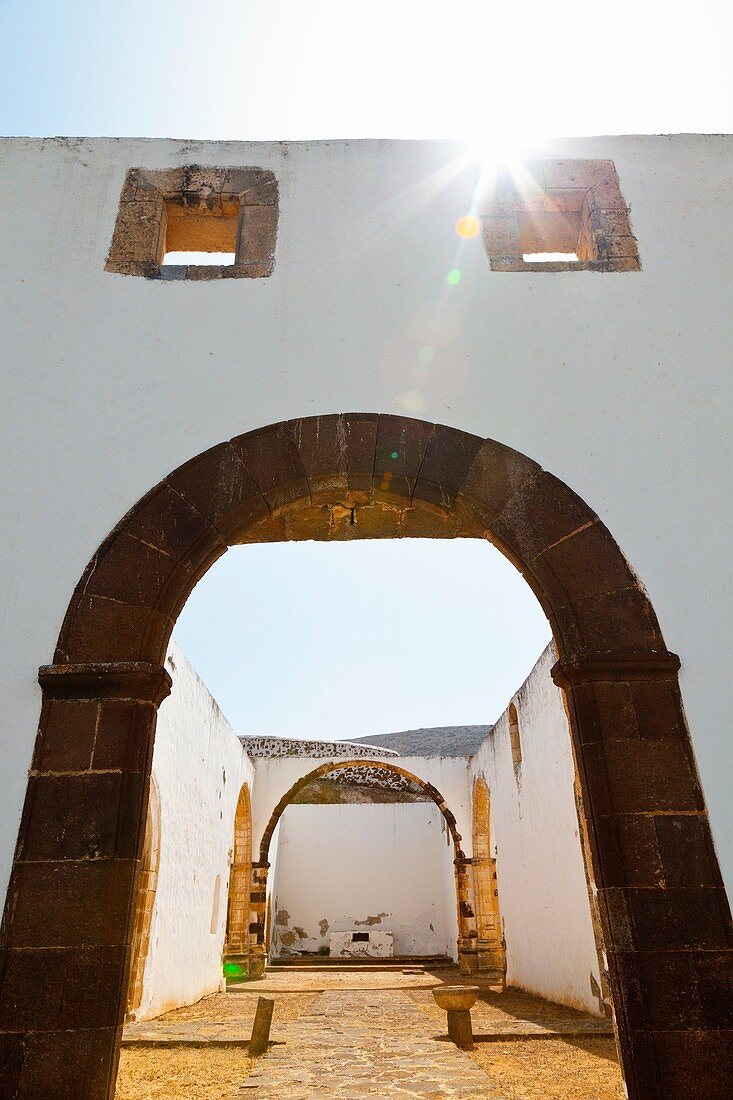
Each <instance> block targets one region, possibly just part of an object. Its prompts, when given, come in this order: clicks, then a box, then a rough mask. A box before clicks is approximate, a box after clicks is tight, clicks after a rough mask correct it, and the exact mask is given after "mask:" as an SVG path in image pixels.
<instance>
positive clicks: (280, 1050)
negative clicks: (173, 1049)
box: [237, 990, 501, 1100]
mask: <svg viewBox="0 0 733 1100" xmlns="http://www.w3.org/2000/svg"><path fill="white" fill-rule="evenodd" d="M435 1030H436V1029H435V1028H432V1027H431V1026H430V1021H429V1020H427V1018H426V1015H425V1013H424V1012H422V1011H421V1009H420V1008H419V1007H418V1006H417V1005H416V1004H415V1002H414V1001H413V1000H412V999H411V998H410V996H409V995H408V994H407V993H402V992H400V991H396V990H390V991H387V990H368V991H367V990H364V991H353V990H351V991H349V992H345V991H344V992H341V991H333V990H331V991H328V992H325V993H321V994H319V996H318V997H316V999H315V1000H314V1001H313V1003H312V1005H311V1006H310V1009H309V1011H308V1013H307V1014H304V1015H303V1016H301V1017H300V1018H299V1019H298V1020H296V1021H294V1022H293V1023H292V1024H291V1025H290V1027H289V1030H288V1041H287V1043H286V1044H284V1045H283V1046H274V1047H272V1048H271V1049H270V1051H269V1053H268V1054H267V1055H266V1057H264V1058H262V1059H261V1060H260V1062H259V1063H258V1065H257V1068H256V1069H255V1070H254V1071H253V1073H252V1074H251V1075H250V1076H249V1077H248V1078H247V1079H246V1081H245V1082H244V1083H243V1085H242V1086H241V1088H240V1089H239V1090H238V1093H237V1095H238V1096H240V1097H242V1098H245V1097H252V1098H253V1100H285V1098H287V1100H362V1098H365V1097H381V1098H382V1100H398V1098H401V1100H443V1098H446V1100H447V1098H453V1100H501V1097H500V1094H499V1093H497V1092H495V1091H493V1090H492V1089H491V1088H490V1082H489V1080H488V1078H487V1077H486V1075H485V1074H484V1073H483V1072H482V1071H481V1070H480V1069H479V1068H478V1067H477V1066H476V1065H475V1064H474V1063H473V1062H472V1061H471V1059H470V1058H469V1057H468V1056H467V1055H466V1054H464V1053H463V1051H460V1050H458V1048H457V1047H455V1046H454V1045H453V1044H452V1043H451V1042H449V1041H447V1040H445V1039H443V1038H441V1037H437V1036H434V1035H433V1034H432V1032H434V1031H435Z"/></svg>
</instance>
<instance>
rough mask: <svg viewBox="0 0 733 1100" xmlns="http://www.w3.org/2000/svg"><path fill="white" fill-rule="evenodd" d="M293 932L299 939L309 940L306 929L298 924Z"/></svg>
mask: <svg viewBox="0 0 733 1100" xmlns="http://www.w3.org/2000/svg"><path fill="white" fill-rule="evenodd" d="M293 931H294V932H295V933H296V934H297V936H298V939H301V940H307V939H308V933H307V932H306V930H305V928H300V927H299V926H298V925H297V924H296V925H295V928H294V929H293Z"/></svg>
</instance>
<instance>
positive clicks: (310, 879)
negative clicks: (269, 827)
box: [272, 802, 457, 958]
mask: <svg viewBox="0 0 733 1100" xmlns="http://www.w3.org/2000/svg"><path fill="white" fill-rule="evenodd" d="M277 860H278V862H277V872H276V877H275V880H274V887H273V899H274V903H275V905H274V911H273V916H274V917H275V919H274V920H273V941H272V953H273V955H275V956H277V955H281V954H288V953H291V954H292V953H297V952H299V951H318V950H319V948H323V947H327V946H328V943H329V939H328V934H329V931H334V932H335V931H344V930H349V929H357V928H358V929H359V930H361V931H369V930H370V928H371V929H374V930H375V931H391V932H392V933H393V935H394V953H395V954H396V955H449V956H450V957H451V958H455V957H456V939H457V928H456V906H455V890H454V891H453V900H452V905H447V906H446V904H445V890H444V879H445V877H446V876H447V875H450V878H451V880H452V879H453V850H452V846H451V845H450V844H448V843H447V842H446V831H445V828H444V821H443V817H442V814H441V813H440V811H439V810H438V808H437V806H436V805H435V803H433V802H430V803H427V802H414V803H409V802H397V803H386V804H375V805H327V806H308V805H296V806H289V807H288V809H287V810H286V811H285V813H284V814H283V817H282V818H281V822H280V842H279V846H278V856H277Z"/></svg>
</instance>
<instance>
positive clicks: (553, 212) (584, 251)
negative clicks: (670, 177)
mask: <svg viewBox="0 0 733 1100" xmlns="http://www.w3.org/2000/svg"><path fill="white" fill-rule="evenodd" d="M479 217H480V220H481V227H482V234H483V242H484V247H485V249H486V253H487V255H488V257H489V263H490V265H491V270H492V271H532V272H544V273H547V272H558V271H602V272H610V271H640V270H641V262H640V260H639V250H638V246H637V241H636V238H635V236H634V234H633V233H632V231H631V224H630V222H629V207H628V206H627V204H626V202H625V200H624V197H623V195H622V194H621V187H620V184H619V179H618V173H617V171H616V166H615V165H614V163H613V161H611V160H541V161H530V162H527V163H525V164H524V165H523V166H522V170H521V172H515V173H514V174H510V173H509V172H508V171H507V172H503V173H501V174H500V175H498V176H497V177H496V178H495V179H494V180H493V182H492V184H491V186H490V188H489V189H488V191H487V193H486V194H485V195H484V196H483V198H482V200H481V202H480V207H479ZM555 252H564V253H568V254H572V253H574V254H575V255H576V256H577V259H574V260H571V259H568V260H553V261H548V262H543V261H536V260H525V259H524V256H525V255H527V254H533V253H555Z"/></svg>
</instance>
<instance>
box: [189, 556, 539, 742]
mask: <svg viewBox="0 0 733 1100" xmlns="http://www.w3.org/2000/svg"><path fill="white" fill-rule="evenodd" d="M174 636H175V638H176V640H177V641H178V642H179V644H180V645H181V647H182V648H183V650H184V651H185V653H186V654H187V656H188V657H189V659H190V660H191V661H192V662H193V664H194V665H195V667H196V668H197V669H198V671H199V673H200V674H201V676H202V677H203V679H204V681H205V682H206V684H207V685H208V686H209V688H210V689H211V691H212V692H213V694H214V696H215V697H216V699H217V700H218V701H219V703H220V704H221V706H222V709H223V710H224V713H225V714H226V715H227V717H228V718H229V720H230V721H231V722H232V723H233V724H234V726H235V728H236V729H237V730H238V732H240V733H267V734H280V735H282V736H287V737H299V736H304V737H335V738H337V737H361V738H364V739H365V740H366V739H368V738H369V736H370V735H373V734H378V733H390V732H392V731H393V730H401V729H416V728H419V727H421V726H443V725H464V724H465V725H474V724H475V725H479V724H482V723H490V722H493V721H494V720H495V719H496V718H498V716H499V715H500V714H501V712H502V710H504V708H505V707H506V705H507V703H508V701H509V699H510V697H511V695H512V693H513V692H514V691H515V690H516V689H517V688H518V687H519V685H520V684H521V683H522V681H523V680H524V678H525V677H526V675H527V674H528V672H529V670H530V668H531V667H532V665H533V664H534V662H535V661H536V659H537V657H538V656H539V655H540V653H541V651H542V650H543V648H544V647H545V645H546V644H547V642H548V641H549V640H550V629H549V625H548V623H547V620H546V619H545V616H544V614H543V612H542V609H541V608H540V606H539V604H538V603H537V601H536V599H535V597H534V596H533V595H532V592H531V591H530V589H529V587H528V586H527V584H526V583H525V581H524V580H523V578H522V577H521V575H520V574H519V573H518V572H517V571H516V569H515V568H514V566H512V565H510V564H509V562H508V561H507V560H506V558H504V557H503V556H502V555H501V554H500V553H499V551H498V550H496V549H494V547H493V546H491V545H490V544H489V543H486V542H483V541H478V540H473V539H400V540H374V541H363V542H353V543H321V542H300V543H292V542H290V543H281V544H276V545H274V546H268V545H260V546H239V547H234V548H233V549H232V550H230V551H229V552H228V553H227V554H225V555H224V557H223V558H221V559H220V560H219V561H218V562H217V563H216V565H214V566H213V568H212V569H211V570H210V571H209V572H208V573H207V575H206V576H205V577H204V578H203V580H202V581H200V582H199V584H198V586H197V587H196V588H195V589H194V591H193V594H192V596H191V598H190V599H189V601H188V603H187V605H186V607H185V608H184V610H183V612H182V614H181V616H180V618H179V620H178V623H177V625H176V630H175V635H174Z"/></svg>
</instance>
